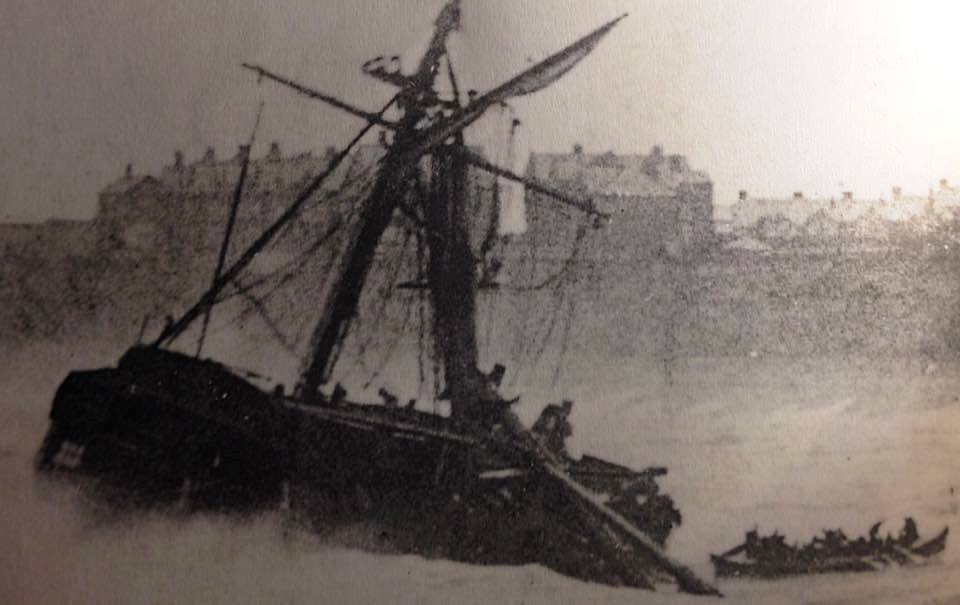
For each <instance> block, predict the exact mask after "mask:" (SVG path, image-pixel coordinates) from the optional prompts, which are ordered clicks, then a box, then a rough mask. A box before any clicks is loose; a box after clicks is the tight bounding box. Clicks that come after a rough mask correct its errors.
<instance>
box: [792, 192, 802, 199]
mask: <svg viewBox="0 0 960 605" xmlns="http://www.w3.org/2000/svg"><path fill="white" fill-rule="evenodd" d="M793 199H795V200H802V199H803V192H802V191H794V192H793Z"/></svg>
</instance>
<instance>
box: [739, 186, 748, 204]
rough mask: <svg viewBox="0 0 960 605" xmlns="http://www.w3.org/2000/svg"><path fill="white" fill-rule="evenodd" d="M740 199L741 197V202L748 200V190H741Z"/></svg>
mask: <svg viewBox="0 0 960 605" xmlns="http://www.w3.org/2000/svg"><path fill="white" fill-rule="evenodd" d="M739 197H740V201H741V202H743V201H746V199H747V190H746V189H741V190H740V195H739Z"/></svg>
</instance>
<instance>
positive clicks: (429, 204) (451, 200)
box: [424, 134, 482, 418]
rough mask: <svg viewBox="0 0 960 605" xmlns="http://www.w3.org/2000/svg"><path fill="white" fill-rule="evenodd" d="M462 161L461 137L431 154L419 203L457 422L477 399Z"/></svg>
mask: <svg viewBox="0 0 960 605" xmlns="http://www.w3.org/2000/svg"><path fill="white" fill-rule="evenodd" d="M467 170H468V166H467V157H466V153H465V147H464V143H463V135H462V134H458V135H457V136H456V137H455V138H454V141H453V142H452V143H450V144H448V145H443V146H440V147H437V148H435V149H434V151H433V158H432V174H431V189H430V192H429V194H428V195H427V199H426V200H424V202H425V203H424V210H425V211H426V212H425V216H426V223H427V242H428V247H429V266H428V270H427V277H428V283H429V288H430V298H431V303H432V305H433V313H434V323H435V328H436V340H437V342H436V348H437V352H438V353H439V354H440V357H441V361H442V363H443V368H444V382H445V385H446V390H447V392H448V393H449V396H450V403H451V410H450V411H451V416H452V417H454V418H462V417H463V416H464V415H465V414H466V413H467V410H468V409H469V408H470V406H471V405H475V404H477V399H478V398H479V397H480V396H481V395H482V391H481V390H480V382H481V376H480V372H479V370H478V369H477V357H478V352H477V335H476V329H477V328H476V294H477V275H476V262H475V258H474V255H473V251H472V250H471V249H470V223H469V220H468V213H467V206H468V205H467V203H466V192H467Z"/></svg>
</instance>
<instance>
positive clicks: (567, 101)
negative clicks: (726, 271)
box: [0, 0, 960, 220]
mask: <svg viewBox="0 0 960 605" xmlns="http://www.w3.org/2000/svg"><path fill="white" fill-rule="evenodd" d="M441 4H442V0H349V1H347V0H344V1H336V2H334V1H333V0H272V1H270V2H255V1H240V0H216V1H210V2H182V1H180V2H177V1H168V2H155V1H153V0H123V1H122V2H121V1H119V0H73V1H72V2H68V1H65V0H3V1H2V2H0V115H2V116H3V117H2V120H0V196H2V197H0V218H4V219H6V220H11V219H39V218H45V217H48V216H68V217H86V216H91V215H92V214H93V212H94V211H95V204H96V192H97V190H98V189H99V188H100V187H102V186H103V185H104V184H106V183H107V182H109V181H110V180H112V179H115V178H117V177H118V176H120V174H121V173H122V170H123V166H124V165H125V164H126V163H127V162H128V161H129V162H133V164H134V166H135V167H136V169H137V171H138V172H151V173H156V172H158V171H159V169H160V166H161V165H162V164H163V163H169V162H170V160H171V158H172V155H173V150H174V149H176V148H180V149H183V150H184V151H185V152H186V153H187V157H188V159H191V160H192V159H195V158H196V157H197V156H198V155H199V154H200V153H201V152H202V150H203V149H204V148H205V147H206V146H207V145H213V146H215V147H216V148H217V150H218V152H219V153H220V154H221V155H227V154H232V153H233V152H234V150H235V149H236V145H237V144H238V143H239V142H241V141H242V140H244V139H245V138H246V137H247V136H248V133H249V128H250V125H251V122H252V119H253V115H254V113H255V110H256V106H257V104H258V102H259V101H260V100H261V99H263V100H264V101H265V102H266V109H265V115H264V122H263V127H262V132H261V137H260V142H261V144H262V146H265V145H266V144H267V143H268V142H269V141H270V140H279V141H280V142H281V143H282V145H283V146H284V147H285V148H286V150H288V151H303V150H308V149H312V150H315V151H320V150H322V149H323V148H324V147H325V146H326V145H327V144H337V145H341V144H343V143H344V142H346V140H347V139H348V138H349V137H350V135H351V133H352V132H353V131H354V130H356V129H357V128H358V127H359V126H360V125H361V124H360V123H358V122H357V121H356V120H354V119H351V118H344V117H343V116H341V115H340V114H339V113H337V112H335V111H333V110H328V109H326V108H323V107H321V106H319V105H317V104H315V103H311V102H308V101H303V100H300V99H297V98H296V97H295V96H294V95H293V94H291V93H289V92H288V91H284V90H281V89H279V88H277V87H275V86H272V85H269V84H267V83H264V84H263V85H262V86H257V83H256V80H255V78H254V77H252V76H251V75H250V74H249V73H247V72H244V71H243V70H241V69H240V68H239V64H240V63H241V62H242V61H251V62H260V63H263V64H264V65H267V66H269V67H271V68H273V69H275V70H277V71H279V72H281V73H284V74H288V75H290V76H293V77H295V78H298V79H301V80H303V81H304V82H307V83H310V84H313V85H316V86H317V87H320V88H322V89H324V90H326V91H329V92H331V93H335V94H338V95H341V96H343V97H344V98H346V99H350V100H353V101H354V102H356V103H357V104H359V105H363V106H365V107H369V108H375V107H377V106H378V105H380V104H381V103H383V101H384V100H385V99H386V98H388V97H389V90H387V89H385V88H383V87H381V86H379V85H378V84H376V83H375V82H373V81H372V80H370V79H369V78H366V77H364V76H362V75H361V74H360V72H359V67H360V64H361V63H363V62H364V61H366V60H367V59H369V58H372V57H373V56H375V55H378V54H383V53H390V54H394V53H396V52H399V51H402V50H404V49H405V48H408V47H410V46H412V45H415V44H416V42H417V40H418V39H419V38H421V37H422V36H423V35H424V33H425V32H427V31H429V28H430V26H431V23H432V20H433V18H434V15H435V13H436V11H437V10H438V9H439V7H440V5H441ZM464 4H465V15H464V32H463V38H462V47H463V48H464V49H465V52H463V53H461V57H460V58H459V62H460V65H458V67H459V68H460V70H461V71H462V72H463V79H464V80H465V85H466V86H469V87H475V88H477V89H480V90H483V89H485V88H487V87H489V86H490V85H492V84H493V83H495V80H497V79H499V78H501V77H506V76H509V75H512V74H513V73H515V72H516V71H517V70H519V69H520V68H522V67H523V65H524V64H525V63H526V61H527V59H528V58H533V59H539V58H542V57H543V56H545V55H546V54H548V53H549V52H552V51H553V50H555V49H557V48H559V47H560V46H562V45H564V44H565V43H567V42H569V41H571V40H572V39H574V38H575V37H576V36H578V35H580V34H582V33H585V32H587V31H589V30H590V29H592V28H593V27H595V26H597V25H599V24H600V23H602V22H604V21H606V20H607V19H609V18H612V17H614V16H616V15H618V14H620V13H622V12H630V13H631V16H630V18H629V19H628V20H626V21H625V22H623V23H622V25H621V26H620V27H619V28H618V29H617V30H615V31H614V33H613V34H612V35H610V36H609V37H608V38H607V39H606V40H605V42H604V43H603V45H602V46H601V47H600V48H599V49H598V50H597V51H596V52H595V53H594V55H593V56H591V57H590V58H588V59H587V60H586V61H585V62H584V63H582V64H581V66H579V67H578V68H577V69H576V70H574V71H573V72H571V73H570V74H569V75H568V76H567V77H566V78H565V79H564V80H563V81H562V82H561V83H560V84H559V85H557V86H555V87H553V88H551V89H548V90H547V91H544V92H542V93H539V94H537V95H536V96H534V97H530V98H528V99H524V100H522V102H518V103H517V104H516V105H517V108H518V110H519V112H520V114H521V118H522V119H523V120H524V122H525V127H526V132H527V138H528V145H529V146H530V147H531V148H532V149H537V150H565V149H569V148H570V147H571V146H572V144H573V143H574V142H581V143H583V145H584V146H585V147H586V148H587V150H590V151H594V150H607V149H613V150H615V151H620V152H638V151H646V150H648V149H649V148H650V146H651V145H654V144H662V145H663V146H664V147H665V149H666V151H667V152H671V153H674V152H675V153H683V154H685V155H687V156H688V157H689V158H690V161H691V163H692V164H693V166H694V167H696V168H699V169H703V170H706V171H708V172H709V173H710V175H711V176H712V177H713V179H714V181H715V182H716V186H717V198H716V199H717V202H719V203H728V202H730V201H731V200H732V199H733V198H735V196H736V191H737V190H738V189H741V188H743V189H748V190H750V191H751V192H752V193H756V194H768V195H789V193H790V192H792V191H794V190H803V191H805V192H808V193H810V194H814V193H817V192H820V193H822V194H825V195H832V194H837V193H838V192H839V191H842V190H847V189H850V190H854V191H855V192H857V194H858V195H877V196H879V195H882V194H884V193H886V192H887V191H889V187H890V186H891V185H894V184H900V185H903V186H904V187H905V188H906V189H908V190H913V191H918V192H925V191H926V189H927V187H929V186H930V185H932V184H935V183H936V182H937V180H938V179H939V178H941V177H947V178H951V177H952V178H953V179H954V180H957V181H960V110H958V109H957V107H958V102H957V99H958V96H960V95H958V93H960V78H958V74H957V71H956V67H955V66H956V57H957V56H958V51H957V47H956V37H955V32H957V31H960V3H954V2H947V1H944V2H934V1H929V2H923V1H919V0H911V1H909V2H894V1H889V0H848V1H839V2H826V1H809V0H806V1H791V0H763V1H761V0H742V1H736V2H734V1H720V0H700V1H696V2H695V1H678V0H654V1H639V0H590V1H586V0H524V1H523V2H522V3H521V2H519V1H517V0H464ZM260 152H262V150H260Z"/></svg>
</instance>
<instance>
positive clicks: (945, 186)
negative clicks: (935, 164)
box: [940, 179, 950, 189]
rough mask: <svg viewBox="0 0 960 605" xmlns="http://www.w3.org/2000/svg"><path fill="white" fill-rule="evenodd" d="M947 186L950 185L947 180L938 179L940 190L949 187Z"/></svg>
mask: <svg viewBox="0 0 960 605" xmlns="http://www.w3.org/2000/svg"><path fill="white" fill-rule="evenodd" d="M949 186H950V183H949V181H947V179H940V188H941V189H946V188H947V187H949Z"/></svg>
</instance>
